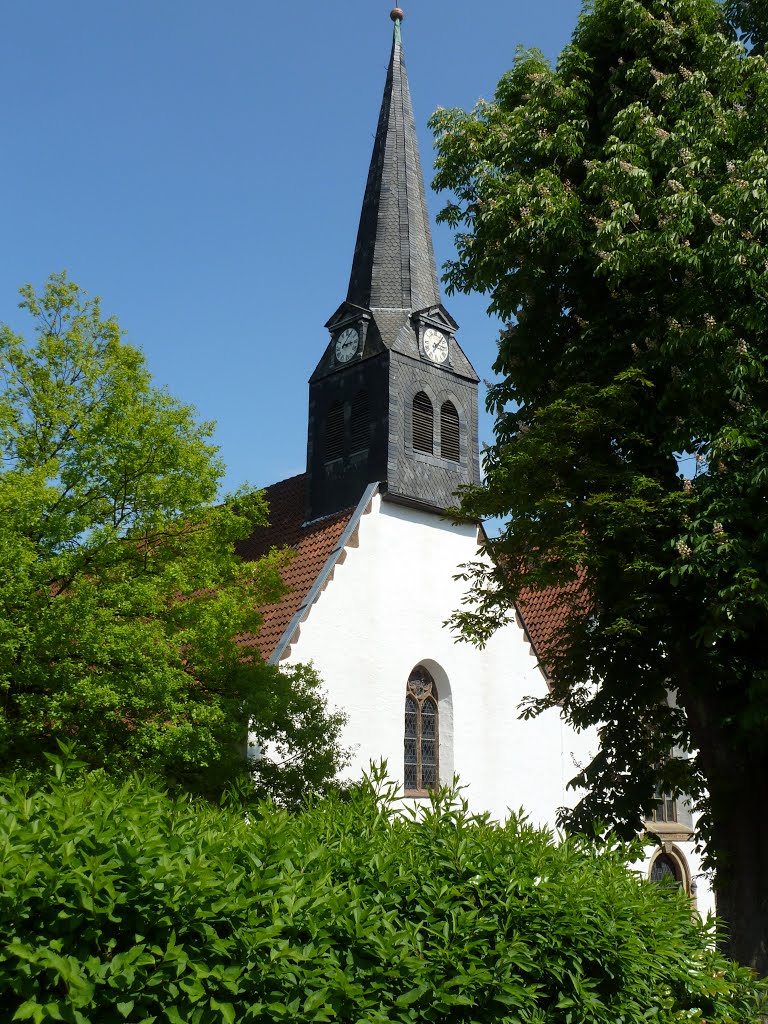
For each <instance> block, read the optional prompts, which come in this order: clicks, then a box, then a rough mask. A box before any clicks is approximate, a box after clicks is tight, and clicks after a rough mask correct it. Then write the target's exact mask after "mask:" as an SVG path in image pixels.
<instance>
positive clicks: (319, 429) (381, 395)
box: [306, 353, 389, 520]
mask: <svg viewBox="0 0 768 1024" xmlns="http://www.w3.org/2000/svg"><path fill="white" fill-rule="evenodd" d="M387 363H388V359H387V355H386V353H382V354H381V355H379V356H378V357H376V358H372V359H366V360H363V361H361V362H358V363H356V364H355V365H354V366H351V367H348V368H345V369H344V370H342V371H341V372H338V373H332V374H330V375H328V376H325V377H320V378H319V379H317V380H312V381H311V382H310V386H309V435H308V438H309V440H308V444H307V509H306V517H307V520H311V519H318V518H320V517H321V516H326V515H330V514H331V513H333V512H338V511H339V510H340V509H343V508H348V507H349V506H350V505H356V504H357V502H358V501H359V500H360V498H361V497H362V495H363V491H364V490H365V488H366V487H367V486H368V484H369V483H371V481H373V480H385V479H386V476H387V450H388V436H389V372H388V366H387ZM361 391H364V392H365V393H366V394H367V396H368V403H369V404H368V409H369V415H370V419H369V443H368V447H367V448H366V449H365V450H364V451H361V452H355V453H351V452H350V447H351V444H350V442H351V414H352V403H353V401H354V400H355V397H356V396H357V395H358V394H359V393H360V392H361ZM336 401H340V402H341V403H342V404H343V407H344V454H343V456H342V457H341V458H339V459H334V460H332V461H330V462H327V461H326V458H325V454H326V427H327V422H328V410H329V409H330V407H331V405H332V404H333V403H334V402H336Z"/></svg>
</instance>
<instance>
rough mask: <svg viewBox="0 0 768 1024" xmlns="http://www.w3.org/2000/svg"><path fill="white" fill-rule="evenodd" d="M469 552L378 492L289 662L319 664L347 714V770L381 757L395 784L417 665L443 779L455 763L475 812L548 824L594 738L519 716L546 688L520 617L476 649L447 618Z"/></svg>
mask: <svg viewBox="0 0 768 1024" xmlns="http://www.w3.org/2000/svg"><path fill="white" fill-rule="evenodd" d="M476 557H477V534H476V529H475V527H473V526H454V525H452V524H451V523H449V522H446V521H443V520H441V519H440V518H439V517H438V516H436V515H433V514H430V513H426V512H422V511H419V510H415V509H412V508H408V507H405V506H403V505H396V504H394V503H392V502H387V501H382V499H381V497H380V496H379V495H376V496H374V498H373V499H372V502H371V505H370V509H369V511H368V512H367V513H366V514H364V515H363V516H362V517H361V519H360V524H359V528H358V531H357V535H356V536H355V538H354V540H353V542H352V544H350V545H348V546H347V548H346V550H345V557H344V558H343V560H340V561H339V563H337V565H336V568H335V570H334V573H333V577H332V579H331V580H330V581H329V583H328V584H327V586H326V587H325V589H324V590H323V592H322V593H321V595H320V597H319V599H318V600H317V601H316V602H315V604H314V605H313V606H311V607H310V608H309V609H308V612H307V616H306V618H305V620H304V622H303V623H302V624H301V626H300V630H299V633H298V636H294V637H293V638H292V643H291V647H290V650H289V653H288V659H289V660H290V661H292V662H299V661H310V660H311V661H312V662H314V664H315V666H316V668H317V669H318V671H319V673H320V675H321V677H322V679H323V680H324V682H325V685H326V687H327V689H328V693H329V698H330V703H331V705H333V706H336V707H339V708H342V709H343V710H344V711H345V712H346V714H347V715H348V719H349V720H348V723H347V727H346V731H345V735H344V742H345V744H347V745H348V746H351V747H352V748H353V751H354V755H353V763H352V766H351V769H350V774H351V776H352V777H359V776H360V774H361V773H362V771H363V770H364V769H365V768H367V766H368V764H369V762H370V761H371V760H378V759H380V758H385V759H386V760H387V763H388V767H389V772H390V775H391V776H392V777H393V778H396V779H398V780H399V781H402V772H403V721H404V719H403V713H404V702H405V688H406V682H407V679H408V676H409V674H410V672H411V670H412V669H413V668H414V666H415V665H417V664H424V665H426V667H427V668H429V670H430V671H431V673H432V675H433V678H434V679H435V682H436V684H437V688H438V694H439V697H440V712H441V722H440V734H441V751H440V769H441V771H440V774H441V780H442V781H450V778H451V776H452V775H453V772H454V771H455V772H456V773H457V774H458V775H459V777H460V780H461V783H462V784H463V785H466V786H468V789H467V793H466V795H467V796H468V798H469V801H470V805H471V806H472V807H473V808H474V809H476V810H488V811H490V812H491V814H492V815H493V816H494V817H497V818H503V817H505V816H506V814H507V811H508V809H510V808H511V809H513V810H516V809H518V808H521V807H522V808H523V809H524V810H525V811H526V812H527V813H528V815H529V816H530V818H531V819H532V821H534V822H535V823H536V824H548V825H551V826H554V824H555V816H556V812H557V808H558V807H559V806H561V805H563V804H565V803H570V802H572V801H573V800H574V794H573V793H572V792H571V791H568V790H567V789H566V784H567V782H568V780H569V779H571V778H572V777H573V776H574V774H575V773H576V762H581V761H583V760H585V759H586V758H587V757H588V756H589V752H590V750H592V749H594V745H595V742H594V737H593V736H590V735H581V736H578V735H575V734H574V733H573V731H572V730H570V729H568V728H567V727H565V726H564V725H563V723H562V722H561V721H560V718H559V715H558V714H557V712H556V711H555V710H552V711H551V712H548V713H546V714H544V715H542V716H541V717H540V718H538V719H535V720H534V721H530V722H521V721H520V719H519V710H518V706H519V704H520V701H521V700H522V699H523V698H524V697H525V696H528V695H530V694H542V695H543V694H544V693H545V692H546V682H545V679H544V677H543V675H542V673H541V672H540V671H539V669H538V668H537V667H536V659H535V657H534V656H533V654H532V652H531V648H530V645H529V643H528V642H527V640H526V637H525V633H524V631H523V630H522V629H521V628H520V627H519V626H517V625H515V624H510V625H507V626H504V627H502V628H501V629H499V630H498V631H497V633H496V634H495V635H494V636H493V638H492V639H491V640H490V642H489V643H488V645H487V647H486V648H485V649H484V650H482V651H479V650H477V648H475V647H473V646H472V645H470V644H465V643H458V642H456V640H455V638H454V637H453V635H452V633H451V632H450V630H449V629H448V628H447V627H446V626H445V625H444V623H445V621H446V620H447V619H448V617H449V616H450V615H451V613H452V612H453V611H455V610H456V609H457V608H459V607H460V604H461V599H462V595H463V592H464V585H463V584H462V583H461V582H460V581H456V580H454V579H453V576H454V574H455V573H456V572H457V570H458V567H459V566H460V565H461V564H462V563H464V562H467V561H470V560H472V559H475V558H476ZM451 718H452V719H453V721H452V723H451V721H450V719H451ZM451 726H452V728H451ZM451 733H452V736H451Z"/></svg>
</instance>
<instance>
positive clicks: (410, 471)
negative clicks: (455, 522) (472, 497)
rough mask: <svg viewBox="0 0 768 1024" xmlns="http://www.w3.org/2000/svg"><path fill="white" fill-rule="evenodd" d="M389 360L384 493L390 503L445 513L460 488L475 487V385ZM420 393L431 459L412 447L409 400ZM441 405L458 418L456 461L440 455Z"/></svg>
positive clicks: (477, 472) (451, 375) (437, 369)
mask: <svg viewBox="0 0 768 1024" xmlns="http://www.w3.org/2000/svg"><path fill="white" fill-rule="evenodd" d="M390 359H391V363H390V373H389V381H390V391H389V459H388V464H387V490H388V493H389V495H390V497H392V498H394V499H396V500H398V499H399V500H405V501H408V502H409V503H410V502H413V503H415V504H424V505H428V506H430V507H433V508H437V509H444V508H448V507H449V506H451V505H454V504H456V497H455V495H456V491H457V489H458V488H459V487H460V486H461V485H462V484H478V483H479V482H480V465H479V451H478V434H477V421H478V415H477V414H478V410H477V382H476V381H475V380H473V379H464V378H461V377H459V376H457V375H456V374H454V373H452V372H451V371H450V370H444V369H441V368H440V367H438V366H433V365H431V364H429V363H428V362H427V361H425V360H421V361H419V362H415V361H414V360H413V359H409V358H408V357H407V356H402V355H399V354H398V353H395V352H393V353H392V354H391V357H390ZM420 391H422V392H424V393H425V394H426V395H427V397H428V398H429V399H430V401H431V402H432V408H433V410H434V413H435V432H434V451H433V454H432V455H429V454H427V453H426V452H422V451H417V450H415V449H414V447H413V399H414V397H415V396H416V394H417V393H418V392H420ZM447 401H449V402H452V403H453V405H454V407H455V408H456V410H457V411H458V413H459V452H460V454H459V461H458V462H454V461H452V460H451V459H446V458H443V456H442V453H441V440H442V439H441V436H440V409H441V407H442V405H443V403H444V402H447Z"/></svg>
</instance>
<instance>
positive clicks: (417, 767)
mask: <svg viewBox="0 0 768 1024" xmlns="http://www.w3.org/2000/svg"><path fill="white" fill-rule="evenodd" d="M392 20H393V22H394V39H393V42H392V51H391V57H390V61H389V68H388V72H387V78H386V84H385V87H384V97H383V101H382V105H381V112H380V114H379V120H378V126H377V129H376V135H375V141H374V146H373V155H372V158H371V164H370V170H369V173H368V180H367V182H366V184H365V192H364V197H363V203H362V212H361V215H360V226H359V230H358V235H357V241H356V243H355V247H354V254H353V257H352V268H351V274H350V279H349V288H348V291H347V295H346V297H345V298H344V299H343V301H341V303H340V304H339V305H338V306H337V308H336V310H335V312H334V313H333V314H332V315H331V317H330V319H329V320H328V321H327V323H326V325H325V327H326V330H327V336H326V340H325V342H324V344H323V343H321V344H320V345H319V346H318V349H319V360H318V363H317V366H316V367H315V370H314V372H313V373H312V375H311V377H310V380H309V414H308V437H307V468H306V473H305V474H303V475H301V476H296V477H293V478H291V479H289V480H284V481H281V482H280V483H276V484H274V485H272V486H271V487H268V488H267V489H266V497H267V500H268V502H269V507H270V523H271V525H270V526H269V527H266V528H262V529H259V530H258V531H256V533H255V534H254V535H253V536H252V537H251V538H250V539H249V540H248V541H247V542H246V543H245V544H244V545H243V546H242V549H241V553H242V554H243V555H244V556H245V557H247V558H257V557H259V556H260V555H262V554H263V553H265V552H266V551H267V550H269V548H270V547H273V546H276V547H282V546H284V545H288V546H290V547H291V548H293V549H294V551H295V556H294V558H293V561H292V562H291V564H290V565H289V567H288V569H287V570H286V572H285V579H286V583H287V584H288V586H289V588H290V592H289V593H288V594H287V595H286V596H285V597H284V599H283V600H282V601H281V602H280V603H279V604H277V605H274V606H270V607H268V608H266V609H265V611H264V621H263V624H262V628H261V632H260V633H259V634H258V636H253V637H247V638H245V639H244V643H245V644H246V645H248V646H250V647H252V648H255V649H258V650H259V652H260V653H261V655H262V657H264V658H265V659H268V660H269V661H270V662H271V663H273V664H277V665H281V664H290V663H296V662H309V661H311V662H313V663H314V665H315V667H316V668H317V670H318V671H319V673H320V676H321V678H322V679H323V681H324V683H325V686H326V688H327V691H328V696H329V703H330V705H331V706H332V707H336V708H339V709H341V710H343V711H344V712H345V713H346V715H347V719H348V721H347V726H346V732H345V734H344V737H343V742H344V744H345V746H347V747H350V748H351V749H352V751H353V761H352V765H351V768H350V771H349V774H350V776H351V777H353V778H355V777H360V775H361V774H362V772H363V771H364V770H365V769H366V768H367V767H368V765H369V763H370V762H371V761H372V760H375V761H377V760H379V759H382V758H384V759H386V761H387V764H388V769H389V773H390V775H391V777H392V778H394V779H396V780H397V781H398V782H399V784H400V785H401V786H402V793H403V797H404V799H414V800H418V799H419V798H423V797H424V796H425V795H426V794H427V793H428V791H429V790H430V789H431V788H433V787H435V786H436V785H438V784H440V783H447V782H451V780H452V779H453V777H454V774H457V775H458V776H459V779H460V782H461V784H462V785H463V786H465V787H467V788H466V791H465V795H466V796H467V798H468V799H469V802H470V806H471V807H472V808H473V809H474V810H478V811H489V812H490V813H491V815H492V816H493V817H495V818H498V819H503V818H504V817H506V815H507V813H508V811H509V810H510V809H512V810H518V809H520V808H522V809H523V810H524V811H525V812H526V813H527V814H528V815H529V817H530V818H531V820H532V821H533V822H534V823H536V824H541V825H548V826H550V827H554V826H555V820H556V814H557V809H558V808H559V807H561V806H563V805H567V804H569V803H572V802H573V801H574V800H575V799H576V795H575V794H574V793H573V791H572V790H569V789H568V788H567V784H568V781H569V780H570V779H571V778H572V777H573V776H574V775H575V774H576V772H577V770H578V765H579V764H581V763H583V762H585V761H587V760H589V759H591V757H592V756H593V754H594V753H595V750H596V745H597V742H598V741H597V736H596V734H595V733H589V732H588V733H582V734H577V733H576V732H574V731H573V730H572V729H571V728H570V727H569V726H568V725H566V724H565V723H564V722H563V721H562V720H561V719H560V717H559V715H558V714H557V712H556V711H555V710H551V711H550V712H548V713H545V714H544V715H542V716H540V717H539V718H537V719H534V720H533V721H528V722H523V721H521V720H520V718H519V710H518V708H519V704H520V702H521V701H522V699H523V698H524V697H525V696H527V695H530V694H536V695H538V694H543V693H545V692H546V688H547V685H548V675H547V671H546V668H545V666H543V665H542V664H541V661H540V658H539V651H542V650H544V649H545V648H546V640H547V636H548V634H549V633H550V632H551V631H552V630H553V628H554V626H555V625H556V617H557V604H556V602H554V603H553V602H552V601H546V600H537V599H535V598H534V599H532V600H531V601H530V602H529V603H528V604H527V605H526V607H525V609H524V614H518V616H517V621H516V622H514V623H510V624H507V625H504V626H502V627H501V628H500V629H499V630H498V631H497V632H496V634H495V635H494V637H493V638H492V639H491V641H490V642H489V643H488V644H487V646H486V647H485V648H484V649H483V650H478V649H476V648H474V647H473V646H471V645H470V644H466V643H461V642H457V640H456V638H455V637H454V635H453V634H452V633H451V631H450V630H449V629H448V628H447V626H446V625H445V623H446V620H447V619H448V618H449V616H450V615H451V613H452V612H454V611H455V610H456V609H457V608H459V607H460V605H461V601H462V597H463V584H462V583H461V582H460V581H457V580H456V579H455V577H456V574H457V572H458V571H459V567H460V566H461V565H462V564H463V563H466V562H469V561H471V560H475V559H477V558H478V557H479V555H478V544H479V541H480V539H481V537H480V534H479V532H478V531H479V530H480V529H481V528H480V527H478V526H476V525H471V524H470V525H467V524H462V525H456V524H454V523H452V522H451V520H450V519H448V518H446V515H445V510H446V509H447V508H448V507H450V506H451V505H452V504H453V503H454V502H455V498H454V495H455V493H456V491H457V489H458V488H459V487H460V486H461V485H462V484H469V483H478V482H479V480H480V452H479V441H478V383H479V379H478V375H477V373H476V372H475V369H474V368H473V367H472V365H471V364H470V362H469V360H468V359H467V357H466V356H465V354H464V352H463V351H462V349H461V345H460V343H459V340H458V323H457V322H456V320H454V318H453V315H452V313H451V312H450V311H449V310H448V309H446V307H445V306H444V305H443V303H442V301H441V296H440V288H439V284H438V275H437V268H436V264H435V256H434V252H433V246H432V237H431V230H430V224H429V218H428V213H427V204H426V194H425V188H424V178H423V173H422V167H421V161H420V156H419V147H418V143H417V136H416V127H415V123H414V115H413V108H412V105H411V98H410V92H409V86H408V78H407V74H406V68H405V61H404V56H403V48H402V41H401V23H402V20H403V12H402V11H401V10H400V9H399V8H395V10H394V11H393V12H392ZM340 298H341V296H337V297H336V302H338V299H340ZM334 304H335V303H334V302H333V299H331V301H330V302H329V307H331V308H332V305H334ZM647 826H648V830H649V832H653V833H654V834H655V835H656V836H658V837H659V840H660V843H659V845H658V846H657V847H656V848H655V849H649V856H648V858H647V860H646V861H645V862H644V863H643V864H641V865H638V868H639V870H641V871H643V873H645V874H646V875H649V876H651V877H654V878H661V877H664V876H669V877H672V878H674V879H675V881H677V882H678V883H679V884H680V885H681V886H683V887H684V888H685V889H686V891H687V892H688V893H689V895H690V896H691V898H692V900H694V902H695V904H696V905H697V907H698V909H699V910H700V911H701V912H702V913H706V912H707V911H708V910H710V909H713V899H712V895H711V891H710V886H709V884H708V882H707V880H706V878H705V877H704V876H703V875H702V874H701V867H700V858H699V857H698V855H697V854H696V852H695V849H694V842H693V820H692V815H691V811H690V809H689V808H688V806H687V804H686V802H685V801H684V800H673V799H670V798H667V797H665V796H664V795H663V794H659V799H658V803H657V806H656V811H655V812H654V814H653V816H652V820H649V821H648V823H647Z"/></svg>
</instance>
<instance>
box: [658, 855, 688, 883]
mask: <svg viewBox="0 0 768 1024" xmlns="http://www.w3.org/2000/svg"><path fill="white" fill-rule="evenodd" d="M651 881H652V882H664V883H666V884H667V885H682V880H681V877H680V868H679V867H678V865H677V864H676V863H675V861H674V860H673V859H672V858H671V857H670V856H669V854H668V853H660V854H659V855H658V857H657V858H656V860H655V861H654V862H653V864H652V866H651Z"/></svg>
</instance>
